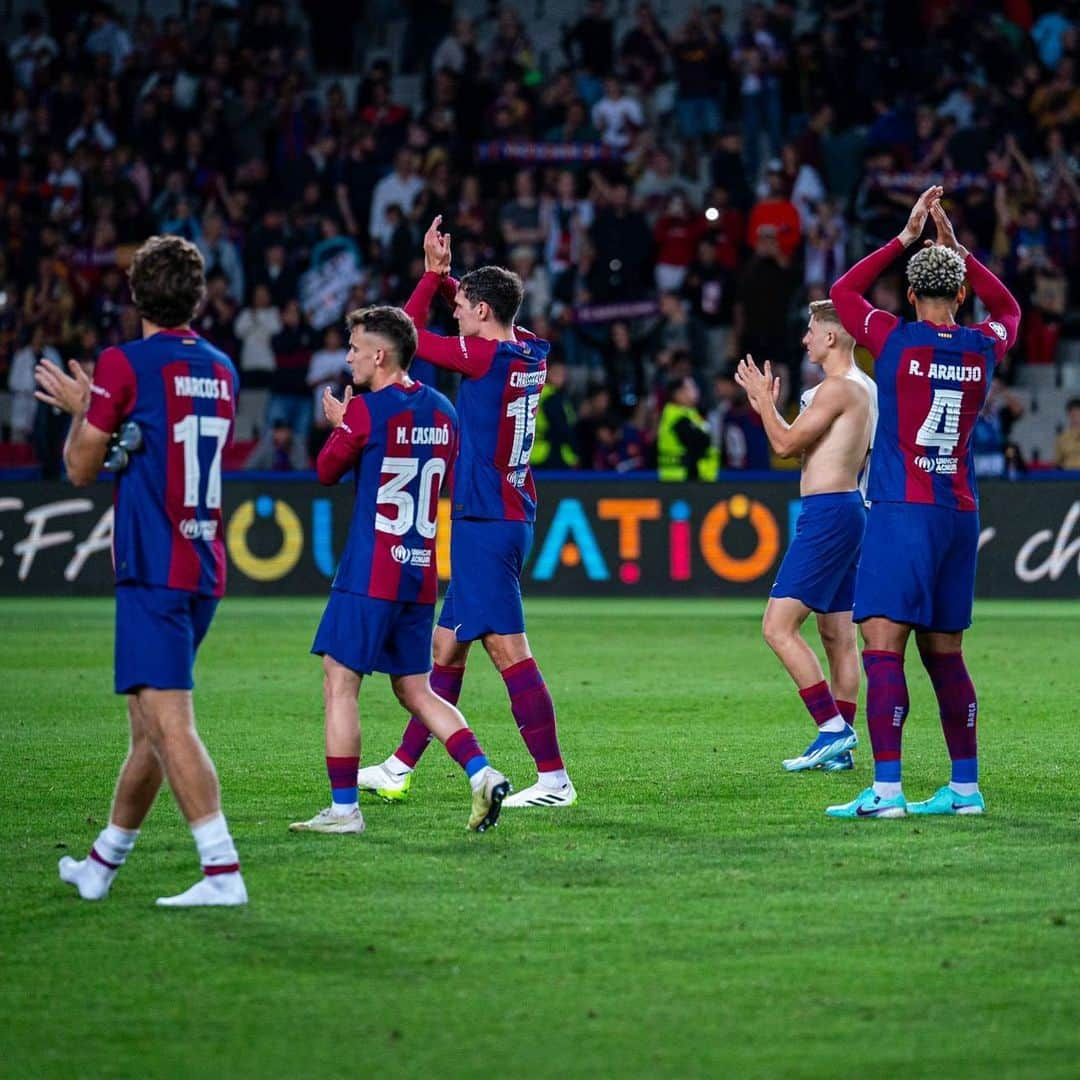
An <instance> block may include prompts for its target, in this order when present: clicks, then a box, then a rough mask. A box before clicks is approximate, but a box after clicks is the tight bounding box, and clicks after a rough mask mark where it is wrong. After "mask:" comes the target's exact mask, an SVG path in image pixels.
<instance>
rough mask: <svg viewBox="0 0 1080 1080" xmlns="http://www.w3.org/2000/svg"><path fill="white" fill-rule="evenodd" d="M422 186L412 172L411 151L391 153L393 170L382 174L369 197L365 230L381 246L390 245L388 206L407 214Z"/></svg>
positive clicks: (422, 183) (390, 225)
mask: <svg viewBox="0 0 1080 1080" xmlns="http://www.w3.org/2000/svg"><path fill="white" fill-rule="evenodd" d="M423 189H424V181H423V179H422V178H421V177H420V176H418V175H417V173H416V156H415V155H414V154H413V152H412V151H411V150H405V149H403V150H399V151H398V152H397V153H396V154H395V155H394V169H393V172H391V173H389V174H388V175H386V176H384V177H383V178H382V179H381V180H380V181H379V182H378V183H377V184H376V185H375V189H374V191H373V193H372V196H371V213H370V216H369V219H368V233H369V235H370V236H371V239H372V240H373V241H376V242H377V243H379V244H380V245H381V246H382V247H383V248H388V247H389V246H390V240H391V238H392V236H393V223H392V222H391V221H390V219H389V218H388V217H387V210H388V209H389V208H390V207H391V206H398V207H400V208H401V210H402V211H403V212H404V213H405V214H406V215H408V214H409V213H410V212H411V210H412V207H413V203H414V202H416V197H417V196H418V195H419V194H420V192H421V191H423Z"/></svg>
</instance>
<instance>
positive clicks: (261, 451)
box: [244, 420, 308, 472]
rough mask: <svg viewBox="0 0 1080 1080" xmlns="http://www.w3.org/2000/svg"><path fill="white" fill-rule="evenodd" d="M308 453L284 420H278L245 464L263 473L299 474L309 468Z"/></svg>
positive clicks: (246, 467)
mask: <svg viewBox="0 0 1080 1080" xmlns="http://www.w3.org/2000/svg"><path fill="white" fill-rule="evenodd" d="M307 464H308V462H307V451H306V450H305V449H304V447H303V445H302V444H301V442H300V440H299V439H297V438H296V437H295V436H294V434H293V430H292V428H290V427H289V425H288V424H287V423H286V422H285V421H284V420H278V421H276V422H275V423H274V426H273V427H272V428H271V429H270V430H269V431H267V432H266V434H265V435H263V437H262V438H261V439H260V440H259V445H258V446H256V447H255V449H254V450H252V452H251V456H250V457H249V458H248V459H247V461H246V463H245V464H244V468H245V469H252V470H259V471H262V472H299V471H300V470H301V469H306V468H307Z"/></svg>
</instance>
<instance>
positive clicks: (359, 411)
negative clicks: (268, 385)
mask: <svg viewBox="0 0 1080 1080" xmlns="http://www.w3.org/2000/svg"><path fill="white" fill-rule="evenodd" d="M323 412H325V413H326V418H327V420H329V421H330V424H331V425H332V427H333V429H334V430H333V431H332V432H330V438H329V439H327V440H326V443H325V445H324V446H323V448H322V449H321V450H320V451H319V457H318V459H317V460H316V462H315V471H316V472H317V473H318V474H319V483H320V484H326V485H328V486H331V485H333V484H336V483H337V482H338V481H339V480H340V479H341V478H342V477H343V476H344V475H345V474H346V473H347V472H348V471H349V470H350V469H352V468H353V467H354V466H355V465H356V463H357V462H358V461H359V460H360V455H361V454H362V453H363V452H364V446H365V445H366V444H367V440H368V436H369V435H370V434H371V413H370V412H369V411H368V407H367V403H366V402H365V401H364V399H363V398H354V397H353V393H352V387H351V386H347V387H345V396H344V398H343V399H342V400H341V401H339V400H338V399H337V398H336V397H334V395H333V394H332V393H330V389H329V387H327V389H326V390H324V391H323Z"/></svg>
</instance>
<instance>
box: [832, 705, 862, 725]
mask: <svg viewBox="0 0 1080 1080" xmlns="http://www.w3.org/2000/svg"><path fill="white" fill-rule="evenodd" d="M836 707H837V708H838V709H839V710H840V715H841V716H842V717H843V718H844V723H845V724H850V725H851V727H854V726H855V713H856V712H858V706H857V705H856V704H855V702H854V701H841V700H840V699H839V698H837V699H836Z"/></svg>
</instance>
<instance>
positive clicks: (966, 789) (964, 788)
mask: <svg viewBox="0 0 1080 1080" xmlns="http://www.w3.org/2000/svg"><path fill="white" fill-rule="evenodd" d="M949 790H950V791H955V792H956V794H957V795H975V794H977V793H978V790H979V785H978V784H958V783H957V782H956V781H955V780H953V781H952V782H951V783H950V784H949Z"/></svg>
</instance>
